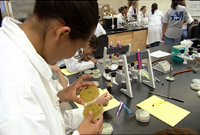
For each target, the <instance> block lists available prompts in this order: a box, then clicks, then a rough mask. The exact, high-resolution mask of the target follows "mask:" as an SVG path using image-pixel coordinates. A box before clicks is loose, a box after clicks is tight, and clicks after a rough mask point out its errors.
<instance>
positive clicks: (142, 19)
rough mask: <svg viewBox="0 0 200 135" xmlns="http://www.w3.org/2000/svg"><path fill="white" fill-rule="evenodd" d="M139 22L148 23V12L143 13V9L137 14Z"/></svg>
mask: <svg viewBox="0 0 200 135" xmlns="http://www.w3.org/2000/svg"><path fill="white" fill-rule="evenodd" d="M137 22H138V23H142V24H144V25H147V24H148V14H147V13H145V14H144V15H143V13H142V11H140V12H138V14H137Z"/></svg>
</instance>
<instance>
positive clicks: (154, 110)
mask: <svg viewBox="0 0 200 135" xmlns="http://www.w3.org/2000/svg"><path fill="white" fill-rule="evenodd" d="M163 101H164V100H163V99H161V98H159V97H157V96H155V95H153V96H151V97H150V98H148V99H146V100H144V101H143V102H141V103H139V104H137V106H138V107H140V108H142V109H145V110H147V111H148V112H149V113H150V114H151V115H153V116H154V117H156V118H158V119H160V120H161V121H163V122H165V123H167V124H168V125H170V126H172V127H174V126H175V125H176V124H177V123H178V122H180V121H181V120H182V119H183V118H185V117H186V116H187V115H188V114H190V112H189V111H187V110H185V109H182V108H180V107H178V106H176V105H174V104H172V103H170V102H167V101H166V102H163ZM153 104H156V106H152V105H153Z"/></svg>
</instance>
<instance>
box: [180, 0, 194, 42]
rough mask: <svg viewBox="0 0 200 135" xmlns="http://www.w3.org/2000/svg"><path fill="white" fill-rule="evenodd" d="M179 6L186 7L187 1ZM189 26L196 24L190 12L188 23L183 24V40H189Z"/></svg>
mask: <svg viewBox="0 0 200 135" xmlns="http://www.w3.org/2000/svg"><path fill="white" fill-rule="evenodd" d="M179 5H181V6H184V7H186V4H185V1H181V2H180V4H179ZM188 24H189V25H192V24H194V20H193V18H192V16H191V15H190V14H189V12H188V20H187V22H185V23H184V24H183V27H182V35H181V40H184V39H187V37H188V28H187V25H188Z"/></svg>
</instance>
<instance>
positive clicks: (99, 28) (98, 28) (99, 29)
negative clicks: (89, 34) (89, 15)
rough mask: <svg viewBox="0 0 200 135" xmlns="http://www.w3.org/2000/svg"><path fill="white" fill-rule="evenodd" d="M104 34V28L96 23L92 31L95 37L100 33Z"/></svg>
mask: <svg viewBox="0 0 200 135" xmlns="http://www.w3.org/2000/svg"><path fill="white" fill-rule="evenodd" d="M105 34H106V31H105V30H104V28H103V27H102V26H101V24H100V23H98V24H97V27H96V30H95V32H94V35H95V36H96V37H99V36H101V35H105Z"/></svg>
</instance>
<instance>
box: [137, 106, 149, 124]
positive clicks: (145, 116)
mask: <svg viewBox="0 0 200 135" xmlns="http://www.w3.org/2000/svg"><path fill="white" fill-rule="evenodd" d="M135 115H136V119H137V120H138V121H139V122H149V120H150V114H149V112H148V111H146V110H144V109H138V110H137V111H136V112H135Z"/></svg>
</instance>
